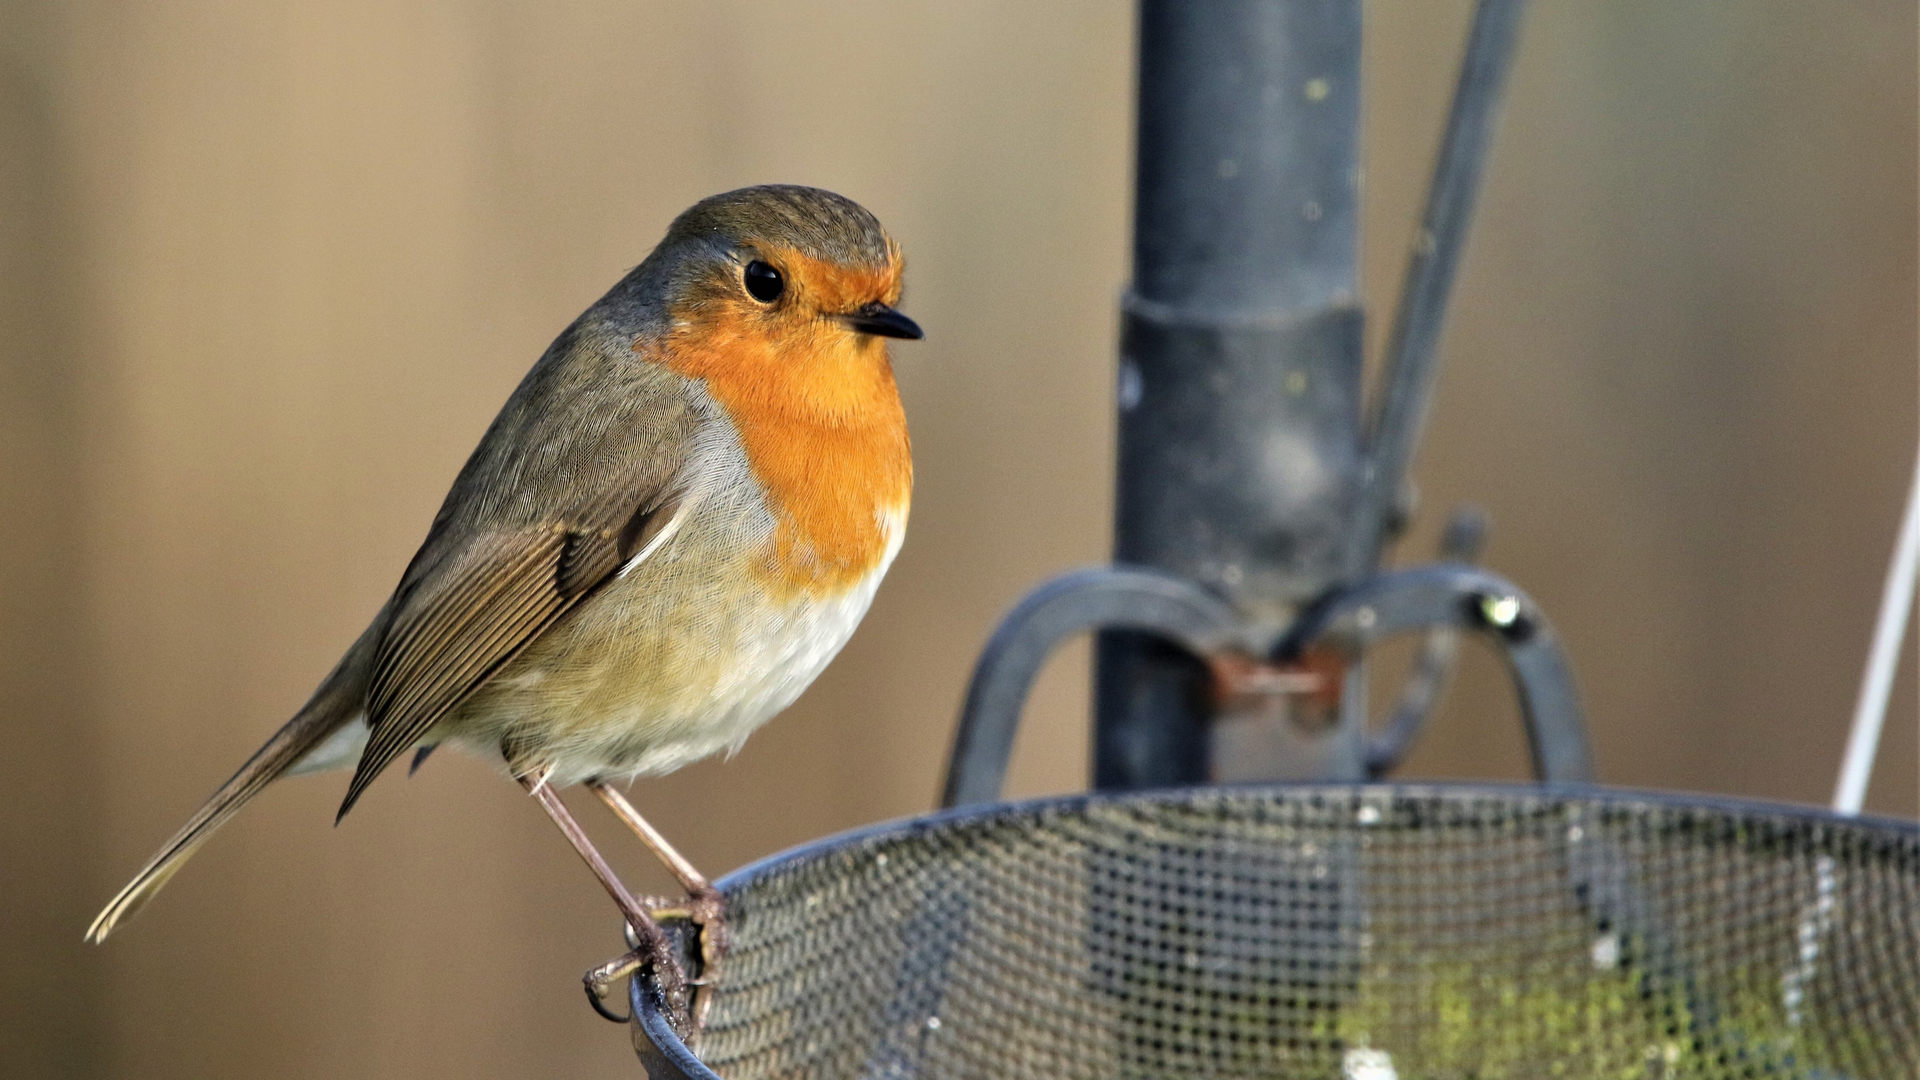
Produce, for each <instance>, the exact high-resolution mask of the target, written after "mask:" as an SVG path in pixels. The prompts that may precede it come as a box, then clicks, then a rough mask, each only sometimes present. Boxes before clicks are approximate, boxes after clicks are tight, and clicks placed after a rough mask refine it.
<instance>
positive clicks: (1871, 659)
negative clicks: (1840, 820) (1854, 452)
mask: <svg viewBox="0 0 1920 1080" xmlns="http://www.w3.org/2000/svg"><path fill="white" fill-rule="evenodd" d="M1916 569H1920V461H1916V462H1915V464H1914V470H1913V487H1912V489H1911V490H1909V491H1908V492H1907V513H1906V516H1905V517H1904V518H1902V519H1901V522H1900V539H1899V541H1898V542H1897V543H1895V545H1894V549H1893V565H1892V566H1891V567H1889V568H1888V570H1887V585H1886V591H1885V592H1883V593H1881V594H1880V618H1879V620H1878V621H1877V622H1876V623H1875V624H1874V628H1873V644H1872V646H1871V647H1870V649H1869V651H1868V653H1867V670H1866V674H1865V675H1864V676H1863V677H1862V678H1861V680H1860V701H1859V703H1858V704H1857V705H1855V706H1854V710H1853V732H1852V734H1850V735H1849V736H1848V737H1847V756H1846V759H1845V760H1844V761H1843V762H1842V763H1841V765H1840V782H1839V783H1838V784H1837V785H1835V787H1834V791H1833V808H1834V810H1835V811H1836V812H1838V813H1842V814H1857V813H1859V812H1860V806H1861V803H1863V802H1864V801H1865V800H1866V797H1867V780H1868V778H1869V777H1871V776H1872V775H1873V759H1874V756H1875V755H1876V754H1877V753H1878V752H1879V749H1880V729H1881V727H1882V726H1883V725H1884V724H1885V723H1886V719H1887V697H1888V695H1890V694H1891V693H1892V692H1893V675H1894V671H1895V670H1896V669H1897V668H1898V667H1899V666H1900V642H1901V639H1903V638H1904V637H1905V636H1906V632H1907V617H1908V616H1909V615H1910V614H1912V611H1913V589H1914V574H1915V571H1916Z"/></svg>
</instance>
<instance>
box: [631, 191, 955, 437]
mask: <svg viewBox="0 0 1920 1080" xmlns="http://www.w3.org/2000/svg"><path fill="white" fill-rule="evenodd" d="M655 260H663V263H664V264H663V265H662V266H660V267H659V270H660V271H662V272H663V274H664V276H665V278H666V281H665V283H664V284H665V286H666V288H665V293H666V296H667V302H666V310H665V312H664V315H665V316H666V318H665V333H664V335H663V337H662V339H661V341H660V343H659V344H660V346H661V359H662V360H663V361H664V362H665V363H667V364H668V365H669V366H671V367H673V368H675V369H676V370H679V371H682V372H683V373H685V374H688V375H692V376H695V377H698V378H702V379H706V380H707V381H708V382H710V383H712V382H715V381H720V382H724V383H727V384H729V385H730V386H732V387H733V389H734V390H735V392H736V393H738V392H741V391H745V392H749V393H751V394H752V395H753V396H755V397H758V398H762V399H763V400H765V401H766V402H767V403H768V404H777V403H781V402H784V403H785V404H786V405H787V406H789V407H793V408H797V409H802V410H805V411H808V412H811V413H815V414H817V415H818V418H820V419H824V420H829V421H834V420H850V419H857V418H859V416H860V415H861V414H862V413H864V412H866V411H867V410H869V409H871V408H872V407H874V406H875V405H876V404H881V403H885V402H891V403H894V407H895V408H897V400H898V399H897V396H896V394H895V391H894V387H893V377H892V370H891V367H890V363H889V360H888V357H887V350H886V342H885V340H884V339H886V338H905V339H910V340H911V339H918V338H919V337H921V331H920V327H919V326H918V325H916V324H915V323H914V321H913V320H912V319H909V318H907V317H906V316H905V315H902V314H901V313H900V312H899V311H898V310H896V308H895V306H894V305H896V304H898V303H899V302H900V278H901V271H902V269H903V265H904V264H903V261H902V259H901V257H900V248H899V246H898V245H897V244H895V243H894V242H893V238H892V237H890V236H888V235H887V232H886V230H885V229H883V228H881V226H880V222H879V221H878V220H877V219H876V218H875V217H874V216H873V215H872V214H870V213H868V212H867V210H866V209H865V208H863V207H861V206H860V205H859V204H858V203H855V202H853V201H852V200H850V199H847V198H844V197H842V196H840V195H836V194H834V193H833V192H830V191H822V190H820V189H818V188H808V187H796V186H789V185H768V186H764V187H752V188H742V189H741V190H739V191H730V192H727V193H725V194H721V195H715V196H713V197H711V198H708V199H703V200H701V201H700V202H698V203H696V204H694V206H693V207H692V208H691V209H689V210H688V211H686V212H685V213H683V214H681V215H680V217H679V218H678V219H676V220H675V221H674V223H673V226H672V227H671V228H670V229H669V230H668V231H667V237H666V239H665V240H663V241H661V244H660V248H659V250H658V251H656V252H655V256H654V259H651V260H649V262H653V261H655ZM879 399H885V402H882V401H880V400H879Z"/></svg>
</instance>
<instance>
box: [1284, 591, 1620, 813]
mask: <svg viewBox="0 0 1920 1080" xmlns="http://www.w3.org/2000/svg"><path fill="white" fill-rule="evenodd" d="M1439 626H1452V627H1457V628H1459V629H1463V630H1473V631H1477V632H1479V633H1481V634H1483V635H1485V636H1486V637H1488V638H1489V639H1490V640H1492V641H1493V642H1494V643H1495V644H1496V645H1498V646H1499V647H1500V653H1501V656H1502V657H1503V658H1505V660H1506V662H1507V667H1508V670H1509V671H1510V672H1511V673H1512V675H1513V679H1514V684H1515V687H1516V688H1517V689H1518V691H1519V694H1520V709H1521V713H1522V715H1523V716H1524V717H1525V719H1526V724H1527V743H1528V749H1529V750H1530V751H1531V752H1532V757H1533V771H1534V775H1535V776H1536V777H1538V778H1539V779H1541V780H1545V781H1549V782H1553V783H1584V782H1586V781H1589V780H1591V779H1592V778H1593V764H1592V761H1591V759H1590V757H1589V755H1588V751H1587V736H1586V725H1585V722H1584V721H1583V720H1582V718H1581V714H1580V701H1579V698H1578V697H1577V696H1576V694H1575V693H1574V687H1573V673H1572V671H1571V670H1570V669H1569V668H1568V666H1567V660H1566V656H1565V654H1563V653H1562V652H1561V650H1560V643H1559V641H1558V640H1556V639H1555V637H1554V635H1553V631H1552V629H1551V628H1550V627H1549V626H1548V625H1547V621H1546V617H1545V616H1544V615H1542V614H1541V613H1540V609H1539V607H1538V606H1537V605H1535V604H1534V602H1533V601H1532V600H1531V599H1529V598H1528V597H1527V595H1526V594H1525V593H1523V592H1521V591H1520V589H1519V588H1518V587H1516V586H1515V585H1514V584H1513V583H1512V582H1510V581H1508V580H1507V579H1505V578H1503V577H1501V576H1499V575H1498V574H1494V573H1491V572H1490V571H1486V570H1482V569H1480V568H1479V567H1475V566H1465V565H1461V564H1457V563H1440V564H1437V565H1433V566H1421V567H1416V568H1414V569H1411V570H1398V571H1394V572H1392V573H1388V574H1382V575H1380V576H1378V577H1374V578H1369V579H1367V580H1366V581H1363V582H1361V583H1360V584H1358V585H1356V586H1354V587H1353V588H1351V589H1347V590H1344V591H1341V592H1336V593H1334V594H1333V595H1331V596H1329V597H1328V598H1327V599H1325V600H1324V601H1322V602H1321V603H1320V604H1319V605H1317V606H1316V607H1314V608H1313V609H1312V610H1311V611H1309V612H1308V613H1307V614H1306V615H1305V616H1303V617H1302V618H1301V619H1300V621H1299V622H1298V623H1296V624H1295V625H1294V628H1293V630H1292V631H1290V632H1289V633H1288V635H1287V638H1286V640H1285V641H1284V642H1282V644H1281V646H1280V649H1279V651H1278V655H1280V656H1282V657H1292V656H1298V655H1299V654H1300V653H1301V652H1302V651H1303V650H1304V649H1306V648H1307V647H1308V646H1309V645H1314V644H1330V645H1334V646H1337V647H1342V648H1344V649H1346V650H1347V651H1350V652H1355V653H1357V652H1360V651H1362V650H1364V649H1366V648H1367V647H1369V646H1371V645H1372V644H1373V643H1374V642H1376V641H1378V640H1379V639H1381V638H1383V637H1385V636H1387V635H1389V634H1394V633H1399V632H1402V631H1408V630H1427V629H1431V628H1433V627H1439ZM1348 677H1349V679H1357V678H1359V674H1358V672H1350V673H1349V676H1348ZM1349 689H1350V690H1351V691H1352V692H1354V693H1359V692H1360V690H1361V689H1362V688H1361V687H1354V686H1350V687H1349Z"/></svg>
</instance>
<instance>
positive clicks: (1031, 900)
mask: <svg viewBox="0 0 1920 1080" xmlns="http://www.w3.org/2000/svg"><path fill="white" fill-rule="evenodd" d="M720 885H721V888H722V889H723V891H724V892H725V893H726V894H727V897H728V899H729V902H730V905H731V912H732V915H731V931H732V944H731V947H730V951H729V952H728V954H727V956H726V958H725V960H724V962H723V964H722V965H721V967H720V969H719V971H718V972H717V973H716V976H717V978H716V980H715V982H714V985H713V987H712V992H713V995H714V996H713V1001H712V1006H711V1012H710V1013H709V1015H708V1018H707V1022H706V1025H705V1028H704V1030H703V1031H702V1032H701V1034H700V1035H699V1037H698V1038H697V1039H696V1040H694V1042H693V1044H692V1045H693V1051H694V1052H697V1054H698V1057H697V1059H696V1058H695V1057H694V1055H693V1053H689V1051H688V1049H687V1047H686V1046H685V1045H683V1044H681V1043H680V1042H679V1040H677V1039H676V1038H675V1037H674V1036H673V1034H672V1031H671V1029H670V1028H669V1027H668V1026H667V1024H666V1023H665V1021H664V1019H663V1017H662V1016H661V1014H660V1012H659V1008H658V1002H657V1000H656V999H655V998H654V996H653V994H652V993H651V992H650V990H649V988H648V987H647V986H646V985H644V984H642V982H641V981H639V980H636V982H635V986H634V992H633V1000H634V1008H635V1012H634V1016H635V1032H634V1035H635V1045H636V1048H638V1049H639V1051H640V1054H641V1058H642V1060H643V1061H644V1062H645V1063H646V1065H647V1068H648V1071H649V1074H650V1075H652V1076H654V1077H656V1078H668V1077H673V1078H679V1077H696V1078H701V1077H709V1076H714V1075H716V1074H717V1075H719V1076H724V1077H728V1078H730V1080H744V1078H750V1077H928V1078H932V1077H967V1078H976V1077H1062V1078H1066V1077H1074V1078H1079V1077H1085V1078H1089V1080H1091V1078H1096V1077H1098V1078H1112V1077H1130V1078H1131V1077H1139V1078H1146V1077H1248V1078H1252V1077H1262V1078H1289V1080H1291V1078H1305V1077H1314V1078H1318V1077H1328V1078H1351V1080H1416V1078H1429V1077H1431V1078H1443V1077H1444V1078H1469V1077H1471V1078H1476V1080H1498V1078H1506V1077H1511V1078H1522V1077H1528V1078H1530V1077H1547V1076H1565V1077H1608V1078H1638V1077H1649V1078H1652V1077H1690V1078H1696V1077H1697V1078H1722V1077H1762V1076H1764V1077H1806V1078H1809V1080H1813V1078H1839V1077H1849V1078H1854V1080H1898V1078H1912V1077H1920V1030H1917V1028H1920V827H1916V826H1915V825H1913V824H1910V823H1900V822H1891V821H1873V820H1860V819H1838V818H1834V817H1831V816H1829V815H1824V814H1820V813H1817V812H1814V811H1807V810H1799V809H1792V808H1785V807H1779V806H1769V805H1759V804H1743V803H1732V802H1710V801H1704V800H1698V799H1681V798H1674V797H1665V796H1650V795H1637V794H1617V793H1599V792H1595V791H1592V790H1581V791H1578V792H1558V793H1556V792H1554V791H1551V790H1545V791H1543V790H1542V789H1539V788H1511V789H1508V788H1494V787H1409V786H1351V785H1342V786H1286V787H1248V788H1207V789H1198V790H1192V791H1176V792H1164V793H1156V794H1147V795H1134V796H1124V797H1110V796H1083V797H1078V798H1069V799H1056V800H1046V801H1039V802H1030V803H1017V804H1003V805H999V806H994V807H989V808H984V809H976V810H969V811H956V812H951V813H945V814H939V815H935V816H932V817H929V818H922V819H916V820H912V821H908V822H904V823H900V824H896V825H888V826H881V827H878V828H874V829H870V830H866V831H862V832H856V833H851V834H848V835H845V836H841V837H838V838H834V839H829V840H825V841H822V842H820V843H816V844H813V845H810V846H808V847H805V848H802V849H798V850H796V851H793V852H790V853H788V854H784V855H780V856H776V857H774V858H772V859H770V860H767V861H765V862H762V863H759V864H757V865H754V866H751V867H748V868H747V869H745V870H742V871H740V872H738V873H736V874H734V875H732V876H730V877H729V878H727V879H726V880H724V881H722V882H721V883H720Z"/></svg>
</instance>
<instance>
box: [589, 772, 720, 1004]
mask: <svg viewBox="0 0 1920 1080" xmlns="http://www.w3.org/2000/svg"><path fill="white" fill-rule="evenodd" d="M587 787H589V788H591V789H592V790H593V793H594V794H595V795H598V796H600V801H601V802H603V803H606V804H607V809H609V810H612V811H613V814H614V816H615V817H617V818H619V819H620V820H621V821H623V822H625V823H626V825H627V828H629V829H632V830H633V833H634V835H635V836H638V837H639V838H640V842H641V843H643V844H645V845H647V850H649V851H651V852H653V854H654V856H655V857H656V858H658V859H659V860H660V861H661V862H662V863H664V864H665V865H666V867H667V870H668V872H670V873H671V874H673V876H674V878H675V879H676V880H677V881H679V882H680V887H681V888H683V889H685V890H686V891H687V896H686V899H685V900H684V901H682V902H681V903H680V904H678V905H665V904H663V905H657V906H656V905H648V911H649V912H650V913H651V914H652V915H653V916H654V917H656V918H663V919H686V920H687V921H688V922H690V923H692V924H693V925H694V926H696V927H698V928H699V933H700V977H699V978H697V979H695V980H694V982H693V985H694V1002H693V1014H694V1023H695V1025H696V1026H698V1025H699V1023H700V1022H701V1021H702V1020H703V1019H705V1013H706V1009H707V1005H708V1000H709V997H710V995H708V994H706V993H703V992H702V990H701V987H702V985H703V984H705V983H709V982H711V981H712V980H713V975H714V971H715V970H716V968H717V967H718V966H719V963H720V958H721V956H722V955H724V954H725V953H726V951H727V921H726V920H727V904H726V898H725V897H723V896H721V895H720V890H718V889H716V888H714V887H713V883H712V882H710V881H708V880H707V878H706V875H704V874H702V873H701V872H700V871H698V870H696V869H694V866H693V864H692V863H691V862H688V861H687V857H686V856H685V855H682V854H680V853H679V852H678V851H676V850H674V847H673V845H672V844H669V843H667V838H666V837H664V836H662V835H660V830H658V829H656V828H654V827H653V825H652V823H650V822H648V821H647V819H646V818H644V817H641V816H640V811H638V810H635V809H634V808H633V804H632V803H630V802H628V801H627V797H626V795H624V794H623V793H621V791H620V789H619V788H616V787H614V786H613V785H612V784H609V783H607V782H606V781H604V780H589V781H587Z"/></svg>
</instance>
